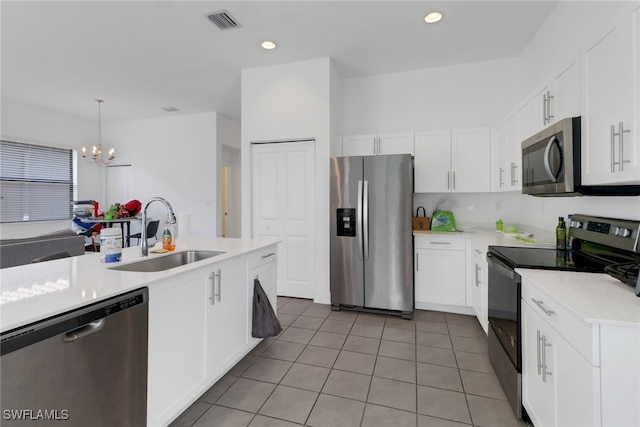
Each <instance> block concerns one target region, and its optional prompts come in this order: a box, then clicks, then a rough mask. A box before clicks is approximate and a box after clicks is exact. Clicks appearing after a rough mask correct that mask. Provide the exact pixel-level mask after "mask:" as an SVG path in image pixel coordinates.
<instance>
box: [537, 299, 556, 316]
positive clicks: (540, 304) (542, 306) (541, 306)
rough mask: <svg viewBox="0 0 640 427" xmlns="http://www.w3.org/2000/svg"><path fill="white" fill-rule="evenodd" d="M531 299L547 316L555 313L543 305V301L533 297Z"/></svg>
mask: <svg viewBox="0 0 640 427" xmlns="http://www.w3.org/2000/svg"><path fill="white" fill-rule="evenodd" d="M531 301H533V302H534V303H535V304H536V305H537V306H538V307H540V310H542V311H544V314H546V315H547V316H551V315H553V314H556V312H555V311H553V310H550V309H548V308H547V307H545V306H544V301H538V300H537V299H534V298H531Z"/></svg>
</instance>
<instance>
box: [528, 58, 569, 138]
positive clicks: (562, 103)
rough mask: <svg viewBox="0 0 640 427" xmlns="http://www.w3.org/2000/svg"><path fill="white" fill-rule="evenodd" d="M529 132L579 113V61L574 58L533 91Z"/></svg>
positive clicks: (539, 129) (534, 131)
mask: <svg viewBox="0 0 640 427" xmlns="http://www.w3.org/2000/svg"><path fill="white" fill-rule="evenodd" d="M532 102H533V104H532V111H531V114H532V115H531V134H534V133H536V132H539V131H541V130H542V129H544V128H546V127H548V126H550V125H552V124H554V123H555V122H557V121H558V120H561V119H564V118H566V117H575V116H579V115H580V61H579V59H574V60H572V61H570V62H569V63H568V64H566V65H565V66H564V67H562V68H561V69H560V70H559V71H558V72H557V73H555V74H554V75H552V76H551V77H549V78H548V79H547V80H546V81H545V82H544V83H542V84H541V85H540V86H538V88H537V89H536V90H535V91H534V93H533V100H532ZM525 139H526V138H525Z"/></svg>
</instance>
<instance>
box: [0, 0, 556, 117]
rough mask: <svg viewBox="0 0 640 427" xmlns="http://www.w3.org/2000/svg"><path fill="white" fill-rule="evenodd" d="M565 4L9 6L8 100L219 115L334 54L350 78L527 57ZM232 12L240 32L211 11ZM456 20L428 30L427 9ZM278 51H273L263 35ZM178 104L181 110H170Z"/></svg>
mask: <svg viewBox="0 0 640 427" xmlns="http://www.w3.org/2000/svg"><path fill="white" fill-rule="evenodd" d="M556 4H557V1H542V0H537V1H454V0H448V1H433V2H432V1H224V2H223V1H7V0H2V1H1V3H0V8H1V9H0V13H1V15H2V16H1V19H2V21H1V37H2V38H1V43H2V45H1V49H2V51H1V52H2V63H1V65H2V81H1V90H2V97H3V98H7V99H11V100H14V101H18V102H21V103H25V104H30V105H35V106H40V107H43V108H47V109H53V110H58V111H61V112H64V113H67V114H72V115H76V116H82V117H86V118H95V117H96V115H97V112H96V108H97V107H96V103H95V101H94V99H96V98H102V99H104V100H105V102H104V104H103V105H102V118H103V121H112V120H127V119H139V118H145V117H157V116H162V115H169V114H181V113H182V114H184V113H198V112H209V111H218V112H220V113H222V114H225V115H227V116H229V117H233V118H236V119H240V70H242V69H244V68H254V67H262V66H268V65H274V64H281V63H287V62H295V61H304V60H309V59H314V58H323V57H331V58H333V59H334V60H335V63H336V64H337V65H338V68H339V70H340V72H341V74H342V76H343V77H344V78H349V77H356V76H365V75H372V74H381V73H392V72H399V71H408V70H414V69H421V68H430V67H439V66H446V65H454V64H462V63H468V62H477V61H485V60H494V59H501V58H507V57H514V56H518V55H519V54H520V53H521V52H522V50H523V49H524V48H525V47H526V46H527V44H528V42H529V41H530V40H531V38H532V37H533V36H534V35H535V33H536V31H537V29H538V28H539V27H540V25H541V24H542V23H543V22H544V20H545V19H546V17H547V16H548V15H549V13H550V12H551V11H552V9H553V8H554V7H555V6H556ZM221 9H226V10H228V11H229V12H230V14H231V15H232V16H233V17H234V18H235V19H236V20H237V21H238V22H239V24H240V27H239V28H235V29H230V30H224V31H222V30H219V29H218V28H217V27H216V26H215V25H214V24H213V23H211V22H210V21H209V20H208V19H207V18H206V15H207V14H209V13H211V12H214V11H218V10H221ZM433 10H439V11H441V12H443V13H444V19H443V20H442V21H441V22H440V23H437V24H435V25H427V24H425V23H424V21H423V18H424V16H425V15H426V13H428V12H430V11H433ZM265 39H269V40H273V41H275V42H276V43H277V44H278V48H277V49H275V50H273V51H265V50H263V49H262V48H261V47H260V42H262V41H263V40H265ZM168 106H175V107H177V108H178V109H180V112H179V113H167V112H165V111H162V110H161V108H162V107H168Z"/></svg>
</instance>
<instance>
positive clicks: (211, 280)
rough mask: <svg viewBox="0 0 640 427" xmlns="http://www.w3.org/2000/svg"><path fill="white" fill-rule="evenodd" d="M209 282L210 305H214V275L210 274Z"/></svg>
mask: <svg viewBox="0 0 640 427" xmlns="http://www.w3.org/2000/svg"><path fill="white" fill-rule="evenodd" d="M209 282H211V297H209V299H210V300H211V305H216V279H215V274H212V275H211V276H209Z"/></svg>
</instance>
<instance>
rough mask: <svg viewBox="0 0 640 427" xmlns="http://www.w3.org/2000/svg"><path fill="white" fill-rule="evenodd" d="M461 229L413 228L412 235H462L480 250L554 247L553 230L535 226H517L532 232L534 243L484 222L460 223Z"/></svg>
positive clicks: (473, 246) (474, 247)
mask: <svg viewBox="0 0 640 427" xmlns="http://www.w3.org/2000/svg"><path fill="white" fill-rule="evenodd" d="M458 228H459V229H460V230H462V231H454V232H447V231H431V230H429V231H421V230H414V231H413V235H414V236H419V235H425V234H426V235H447V236H452V237H455V236H464V237H466V238H468V239H469V241H470V242H471V247H472V248H473V249H477V250H479V251H482V252H486V250H487V247H489V246H515V247H531V248H554V247H555V241H554V240H553V239H554V235H553V232H551V231H547V230H541V229H537V228H531V227H524V226H518V229H519V230H523V231H527V232H530V233H532V236H531V238H532V239H533V240H534V241H535V243H527V242H525V241H523V240H519V239H516V238H515V237H512V236H505V235H504V234H502V233H498V232H497V231H496V230H495V228H493V227H491V226H487V225H484V224H464V225H463V224H461V225H460V226H459V227H458Z"/></svg>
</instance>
